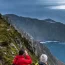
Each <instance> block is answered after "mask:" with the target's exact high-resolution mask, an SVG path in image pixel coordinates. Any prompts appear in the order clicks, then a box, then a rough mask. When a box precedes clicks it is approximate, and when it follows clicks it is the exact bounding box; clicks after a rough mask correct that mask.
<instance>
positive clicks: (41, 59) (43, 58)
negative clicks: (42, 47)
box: [40, 54, 48, 63]
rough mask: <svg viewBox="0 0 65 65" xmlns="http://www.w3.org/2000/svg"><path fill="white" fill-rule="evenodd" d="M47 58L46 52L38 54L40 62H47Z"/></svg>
mask: <svg viewBox="0 0 65 65" xmlns="http://www.w3.org/2000/svg"><path fill="white" fill-rule="evenodd" d="M47 60H48V57H47V55H46V54H42V55H41V56H40V62H44V63H47Z"/></svg>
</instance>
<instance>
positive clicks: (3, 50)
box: [0, 16, 37, 65]
mask: <svg viewBox="0 0 65 65" xmlns="http://www.w3.org/2000/svg"><path fill="white" fill-rule="evenodd" d="M25 42H28V41H26V39H25V38H22V37H21V35H20V33H19V32H17V30H15V29H14V27H12V26H11V25H10V24H8V23H7V22H6V20H4V19H3V18H2V17H1V16H0V65H11V64H12V60H13V58H14V56H15V55H16V54H18V50H19V49H20V43H21V45H22V46H23V47H24V48H26V46H25ZM28 51H29V50H28ZM29 54H30V55H31V57H32V59H33V61H34V62H35V61H37V60H36V58H37V57H36V56H35V55H34V54H32V53H31V52H29Z"/></svg>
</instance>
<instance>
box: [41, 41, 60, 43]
mask: <svg viewBox="0 0 65 65" xmlns="http://www.w3.org/2000/svg"><path fill="white" fill-rule="evenodd" d="M51 42H55V43H57V42H59V41H45V42H40V43H41V44H44V43H51Z"/></svg>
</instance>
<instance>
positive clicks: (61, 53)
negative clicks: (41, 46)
mask: <svg viewBox="0 0 65 65" xmlns="http://www.w3.org/2000/svg"><path fill="white" fill-rule="evenodd" d="M45 45H46V46H47V47H48V48H49V49H50V51H51V53H52V54H53V55H54V56H56V57H57V58H58V59H59V60H61V61H62V62H64V63H65V43H62V42H49V43H45Z"/></svg>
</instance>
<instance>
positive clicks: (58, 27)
mask: <svg viewBox="0 0 65 65" xmlns="http://www.w3.org/2000/svg"><path fill="white" fill-rule="evenodd" d="M6 17H8V19H9V21H10V23H12V24H15V25H16V26H17V27H18V28H20V29H23V30H25V31H26V32H28V33H30V34H31V35H32V36H33V37H34V39H36V40H41V41H65V24H62V23H60V22H57V21H54V20H52V19H45V20H38V19H32V18H27V17H21V16H17V15H14V14H8V15H6ZM32 31H33V32H32Z"/></svg>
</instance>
